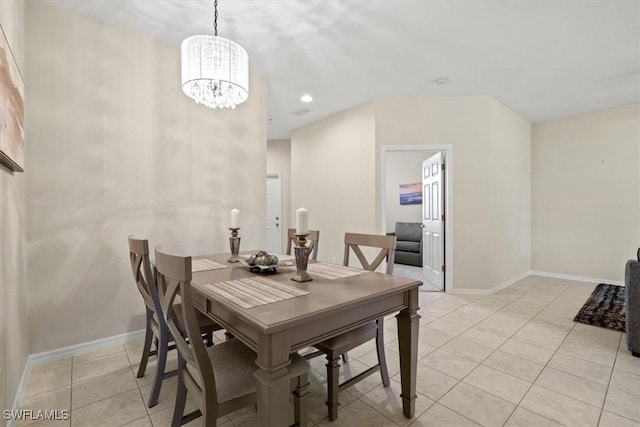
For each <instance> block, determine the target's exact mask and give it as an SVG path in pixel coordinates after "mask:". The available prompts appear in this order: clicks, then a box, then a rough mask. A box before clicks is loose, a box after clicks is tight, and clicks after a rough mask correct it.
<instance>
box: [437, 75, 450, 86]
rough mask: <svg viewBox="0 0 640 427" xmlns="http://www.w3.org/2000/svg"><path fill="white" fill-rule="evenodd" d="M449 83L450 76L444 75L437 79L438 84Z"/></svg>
mask: <svg viewBox="0 0 640 427" xmlns="http://www.w3.org/2000/svg"><path fill="white" fill-rule="evenodd" d="M447 83H449V77H448V76H442V77H438V78H437V79H436V84H439V85H446V84H447Z"/></svg>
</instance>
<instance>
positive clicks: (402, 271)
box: [393, 264, 441, 292]
mask: <svg viewBox="0 0 640 427" xmlns="http://www.w3.org/2000/svg"><path fill="white" fill-rule="evenodd" d="M423 274H424V273H423V271H422V267H416V266H413V265H405V264H394V266H393V275H394V276H400V277H410V278H412V279H416V280H420V281H423V282H424V283H423V284H422V286H421V287H420V291H421V292H441V289H439V288H438V287H437V286H435V285H432V284H430V283H428V282H426V281H424V276H423Z"/></svg>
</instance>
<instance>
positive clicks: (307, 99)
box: [300, 93, 313, 102]
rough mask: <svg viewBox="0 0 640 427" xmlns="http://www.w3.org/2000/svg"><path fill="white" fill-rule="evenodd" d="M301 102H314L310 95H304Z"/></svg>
mask: <svg viewBox="0 0 640 427" xmlns="http://www.w3.org/2000/svg"><path fill="white" fill-rule="evenodd" d="M300 101H302V102H311V101H313V96H311V95H309V94H308V93H305V94H304V95H302V96H301V97H300Z"/></svg>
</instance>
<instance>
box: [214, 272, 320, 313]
mask: <svg viewBox="0 0 640 427" xmlns="http://www.w3.org/2000/svg"><path fill="white" fill-rule="evenodd" d="M204 286H205V287H206V288H207V289H208V290H210V291H211V292H212V293H214V294H216V295H218V296H221V297H223V298H225V299H227V300H230V301H232V302H234V303H236V304H238V305H239V306H240V307H242V308H253V307H257V306H260V305H265V304H269V303H273V302H278V301H282V300H285V299H289V298H295V297H298V296H302V295H308V294H309V293H310V292H308V291H304V290H302V289H298V288H294V287H291V286H287V285H284V284H282V283H280V282H277V281H275V280H271V279H267V278H265V277H252V278H247V279H238V280H230V281H226V282H219V283H213V284H211V283H208V284H206V285H204Z"/></svg>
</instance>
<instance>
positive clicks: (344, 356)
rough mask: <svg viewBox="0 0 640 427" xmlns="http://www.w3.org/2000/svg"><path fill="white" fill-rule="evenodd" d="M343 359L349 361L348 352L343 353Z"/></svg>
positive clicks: (345, 361)
mask: <svg viewBox="0 0 640 427" xmlns="http://www.w3.org/2000/svg"><path fill="white" fill-rule="evenodd" d="M342 361H343V362H344V363H349V355H348V354H347V353H345V354H343V355H342Z"/></svg>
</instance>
